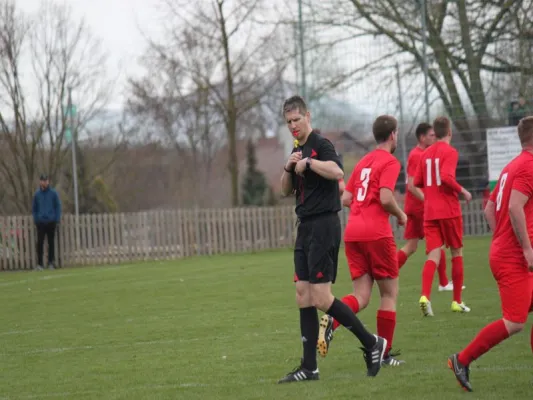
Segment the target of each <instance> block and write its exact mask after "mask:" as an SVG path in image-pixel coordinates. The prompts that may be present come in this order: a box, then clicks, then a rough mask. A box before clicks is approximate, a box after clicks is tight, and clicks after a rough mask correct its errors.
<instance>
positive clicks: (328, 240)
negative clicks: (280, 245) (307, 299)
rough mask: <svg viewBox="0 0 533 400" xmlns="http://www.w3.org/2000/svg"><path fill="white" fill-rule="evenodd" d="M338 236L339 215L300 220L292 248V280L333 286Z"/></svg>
mask: <svg viewBox="0 0 533 400" xmlns="http://www.w3.org/2000/svg"><path fill="white" fill-rule="evenodd" d="M341 235H342V232H341V221H340V218H339V214H338V213H327V214H321V215H318V216H313V217H308V218H304V219H302V220H301V221H300V224H299V225H298V232H297V235H296V243H295V246H294V281H295V282H297V281H308V282H309V283H326V282H332V283H335V279H336V277H337V264H338V261H339V248H340V244H341Z"/></svg>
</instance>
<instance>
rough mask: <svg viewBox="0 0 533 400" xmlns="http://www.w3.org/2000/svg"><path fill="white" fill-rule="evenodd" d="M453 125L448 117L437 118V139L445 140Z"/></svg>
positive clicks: (435, 124)
mask: <svg viewBox="0 0 533 400" xmlns="http://www.w3.org/2000/svg"><path fill="white" fill-rule="evenodd" d="M451 129H452V123H451V121H450V119H449V118H447V117H437V118H435V120H434V121H433V131H434V132H435V136H436V137H437V139H444V138H445V137H446V136H448V134H449V133H450V130H451Z"/></svg>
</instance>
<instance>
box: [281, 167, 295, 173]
mask: <svg viewBox="0 0 533 400" xmlns="http://www.w3.org/2000/svg"><path fill="white" fill-rule="evenodd" d="M283 169H284V170H285V172H288V173H289V174H290V173H291V172H292V171H293V170H292V169H287V168H285V166H283Z"/></svg>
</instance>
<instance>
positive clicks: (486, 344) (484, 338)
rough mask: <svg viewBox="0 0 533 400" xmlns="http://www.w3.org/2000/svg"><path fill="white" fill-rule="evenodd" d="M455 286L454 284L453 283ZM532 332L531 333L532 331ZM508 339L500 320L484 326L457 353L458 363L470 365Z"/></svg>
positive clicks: (505, 329)
mask: <svg viewBox="0 0 533 400" xmlns="http://www.w3.org/2000/svg"><path fill="white" fill-rule="evenodd" d="M453 284H454V285H455V282H454V283H453ZM532 332H533V331H532ZM508 337H509V332H507V328H506V327H505V323H504V322H503V320H502V319H499V320H498V321H494V322H492V323H490V324H488V325H487V326H485V327H484V328H483V329H482V330H481V331H479V333H478V334H477V336H476V337H475V338H474V340H472V341H471V342H470V344H469V345H468V346H466V348H465V349H464V350H463V351H461V352H460V353H459V362H460V363H461V364H463V365H465V366H468V365H470V363H471V362H472V361H474V360H477V359H478V358H479V357H481V356H482V355H483V354H485V353H486V352H487V351H489V350H490V349H492V348H493V347H494V346H496V345H497V344H499V343H500V342H502V341H504V340H505V339H507V338H508Z"/></svg>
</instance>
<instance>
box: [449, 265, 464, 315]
mask: <svg viewBox="0 0 533 400" xmlns="http://www.w3.org/2000/svg"><path fill="white" fill-rule="evenodd" d="M463 280H464V268H463V257H462V256H459V257H454V258H452V282H453V301H456V302H458V303H459V304H461V303H462V300H461V293H462V292H463Z"/></svg>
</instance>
